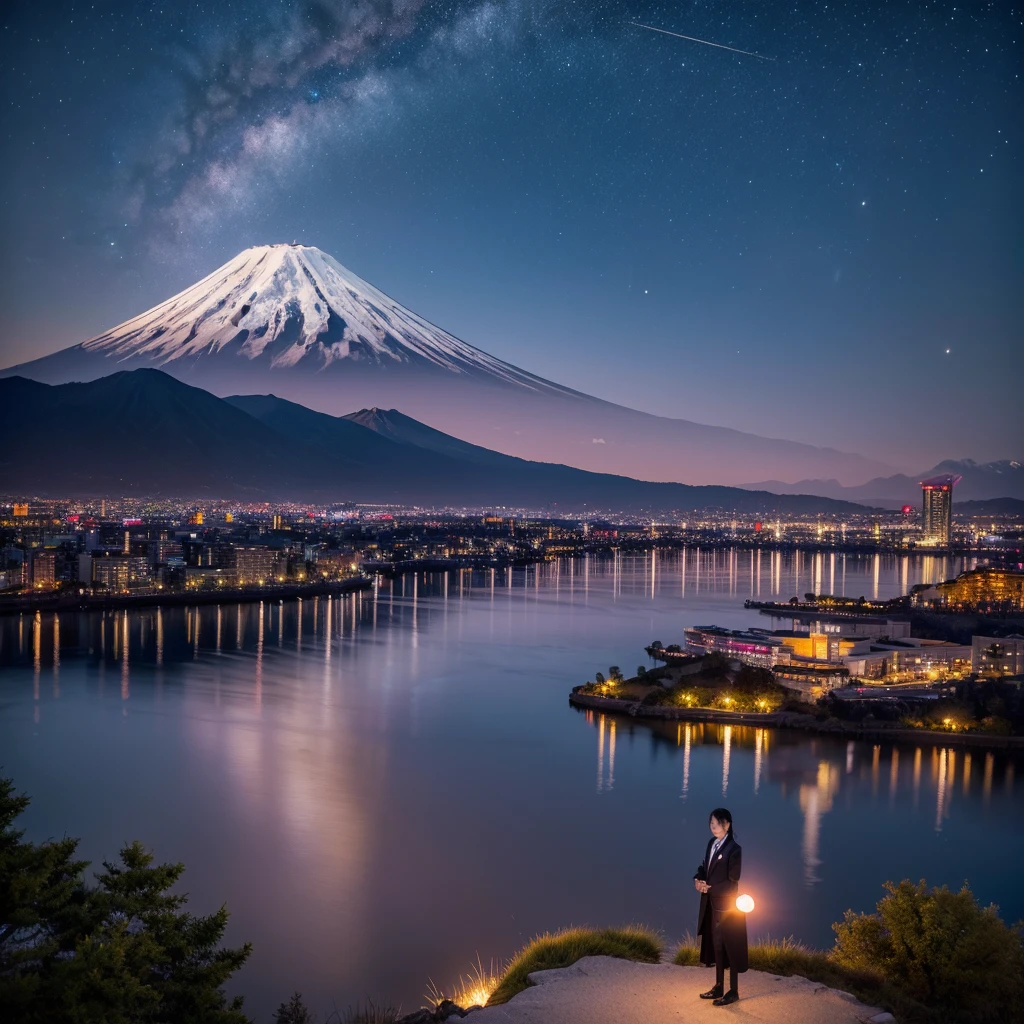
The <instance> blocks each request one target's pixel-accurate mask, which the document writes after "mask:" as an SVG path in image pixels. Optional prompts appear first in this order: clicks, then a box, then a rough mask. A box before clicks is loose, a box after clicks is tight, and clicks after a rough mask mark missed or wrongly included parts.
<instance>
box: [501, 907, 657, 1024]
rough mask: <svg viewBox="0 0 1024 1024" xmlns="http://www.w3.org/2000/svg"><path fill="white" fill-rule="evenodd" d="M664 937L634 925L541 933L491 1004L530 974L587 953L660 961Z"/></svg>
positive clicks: (510, 968) (522, 953) (512, 967)
mask: <svg viewBox="0 0 1024 1024" xmlns="http://www.w3.org/2000/svg"><path fill="white" fill-rule="evenodd" d="M661 947H662V942H661V937H660V936H659V935H658V934H657V933H656V932H653V931H651V930H650V929H649V928H643V927H641V926H637V925H630V926H629V927H627V928H603V929H600V930H598V929H594V928H567V929H565V930H564V931H560V932H555V933H551V932H546V933H545V934H544V935H538V936H537V937H536V938H535V939H533V941H532V942H529V943H528V944H527V945H526V946H524V947H523V948H522V949H521V950H520V951H519V952H518V953H517V954H516V955H515V956H514V957H513V958H512V961H511V962H510V963H509V965H508V969H507V970H506V971H505V975H504V977H503V978H502V979H501V984H500V985H499V986H498V987H497V988H496V989H495V990H494V992H493V993H492V994H491V998H490V999H489V1000H488V1002H487V1005H488V1006H495V1005H497V1004H498V1003H507V1002H508V1001H509V1000H510V999H511V998H512V997H513V996H514V995H516V994H517V993H518V992H522V991H523V989H525V988H526V987H527V986H528V985H529V981H528V980H527V978H528V975H530V974H532V973H533V972H534V971H549V970H551V969H553V968H556V967H569V966H570V965H571V964H574V963H576V961H577V960H580V959H582V958H583V957H585V956H614V957H619V958H621V959H623V960H636V961H637V962H639V963H643V964H656V963H658V962H659V960H660V959H661Z"/></svg>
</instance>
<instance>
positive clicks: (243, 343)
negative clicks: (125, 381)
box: [0, 244, 893, 484]
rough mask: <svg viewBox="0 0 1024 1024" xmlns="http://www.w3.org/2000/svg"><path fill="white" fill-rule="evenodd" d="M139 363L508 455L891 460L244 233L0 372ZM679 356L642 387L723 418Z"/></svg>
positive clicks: (711, 476) (733, 463) (82, 370)
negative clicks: (498, 347)
mask: <svg viewBox="0 0 1024 1024" xmlns="http://www.w3.org/2000/svg"><path fill="white" fill-rule="evenodd" d="M573 340H574V341H575V342H576V343H578V344H581V345H582V343H583V342H584V340H585V339H573ZM581 351H585V350H581ZM581 358H583V356H582V355H581ZM621 358H622V359H623V360H626V359H628V358H629V356H628V355H623V356H622V357H621ZM144 367H149V368H158V369H161V370H164V371H165V372H167V373H169V374H172V375H173V376H175V377H177V378H178V379H179V380H182V381H184V382H186V383H188V384H192V385H195V386H197V387H201V388H204V389H205V390H207V391H210V392H212V393H214V394H216V395H221V396H225V395H236V394H239V393H244V394H267V393H273V394H275V395H278V396H280V397H283V398H287V399H290V400H292V401H295V402H299V403H301V404H303V405H306V406H308V407H310V408H313V409H316V410H319V411H321V412H326V413H330V414H332V415H343V414H346V413H350V412H352V410H354V409H361V408H367V407H371V406H378V407H381V408H385V409H397V410H400V411H401V412H402V413H404V414H406V415H408V416H411V417H414V418H415V419H417V420H420V421H422V422H424V423H427V424H429V425H430V426H431V427H434V428H435V429H438V430H441V431H443V432H445V433H446V434H451V435H454V436H456V437H458V438H461V439H463V440H465V441H469V442H472V443H473V444H476V445H481V446H483V447H484V448H487V449H493V450H497V451H499V452H502V453H504V454H506V455H515V456H519V457H521V458H525V459H532V460H536V461H541V462H557V463H564V464H567V465H570V466H577V467H579V468H580V469H586V470H591V471H594V472H603V473H614V474H619V475H623V476H630V477H634V478H640V479H645V480H655V481H676V482H680V483H692V484H742V483H743V482H744V481H747V480H762V479H769V478H771V479H775V480H790V481H792V480H801V479H832V478H834V479H836V480H838V481H839V482H840V483H842V484H858V483H861V482H862V481H864V480H867V479H869V478H871V477H876V476H883V475H889V474H891V473H892V472H893V470H892V467H891V466H886V465H884V464H883V463H879V462H875V461H872V460H869V459H865V458H863V457H862V456H860V455H853V454H849V453H844V452H839V451H835V450H834V449H828V448H818V447H815V446H813V445H808V444H801V443H798V442H794V441H786V440H779V439H772V438H764V437H759V436H757V435H754V434H747V433H741V432H740V431H736V430H730V429H728V428H725V427H711V426H706V425H703V424H700V423H693V422H691V421H689V420H684V419H670V418H668V417H663V416H652V415H650V414H648V413H643V412H638V411H636V410H634V409H628V408H625V407H623V406H621V405H615V404H613V403H611V402H606V401H602V400H600V399H597V398H593V397H591V396H589V395H584V394H581V393H579V392H577V391H573V390H571V389H570V388H566V387H562V386H561V385H559V384H555V383H553V382H551V381H547V380H544V379H543V378H541V377H537V376H535V375H534V374H531V373H529V372H527V371H526V370H522V369H520V368H518V367H516V366H513V365H511V364H510V363H506V362H504V361H503V360H501V359H497V358H495V357H494V356H491V355H489V354H488V353H486V352H482V351H481V350H480V349H478V348H474V347H473V346H472V345H469V344H467V343H466V342H464V341H461V340H460V339H458V338H456V337H454V336H453V335H451V334H449V333H448V332H447V331H444V330H442V329H441V328H439V327H436V326H435V325H434V324H432V323H429V322H428V321H427V320H424V319H423V318H422V317H420V316H417V315H416V314H415V313H413V312H412V311H411V310H409V309H406V308H405V307H404V306H403V305H401V303H399V302H397V301H395V300H394V299H392V298H390V297H389V296H387V295H385V294H384V293H383V292H382V291H380V290H379V289H377V288H375V287H374V286H373V285H371V284H369V283H367V282H366V281H364V280H362V279H361V278H359V277H357V276H356V275H355V274H353V273H352V272H351V271H349V270H346V269H345V267H343V266H342V265H341V264H340V263H338V262H337V261H336V260H335V259H333V258H332V257H331V256H329V255H327V254H326V253H324V252H321V251H320V250H319V249H316V248H312V247H309V246H302V245H297V244H292V245H266V246H257V247H255V248H252V249H246V250H245V251H244V252H242V253H239V255H238V256H236V257H235V258H234V259H232V260H230V261H229V262H227V263H225V264H224V265H223V266H222V267H220V268H218V269H217V270H215V271H214V272H213V273H212V274H209V275H208V276H207V277H204V278H203V279H202V280H201V281H199V282H198V283H197V284H194V285H192V287H190V288H186V289H185V290H184V291H182V292H179V293H178V294H177V295H175V296H173V297H172V298H170V299H167V300H166V301H165V302H162V303H160V304H159V305H158V306H154V307H153V308H152V309H150V310H148V311H147V312H145V313H142V314H141V315H139V316H136V317H133V318H132V319H130V320H127V321H125V322H124V323H122V324H120V325H118V326H117V327H114V328H113V329H112V330H109V331H106V332H104V333H103V334H100V335H97V336H96V337H94V338H91V339H89V340H88V341H86V342H83V343H82V344H80V345H74V346H72V347H71V348H67V349H64V350H63V351H60V352H56V353H54V354H53V355H50V356H45V357H43V358H41V359H36V360H34V361H32V362H30V363H24V364H22V365H21V366H15V367H11V368H9V369H7V370H2V371H0V376H3V377H8V376H12V375H15V374H17V375H21V376H24V377H28V378H31V379H33V380H37V381H41V382H43V383H48V384H62V383H66V382H69V381H90V380H94V379H96V378H98V377H104V376H107V375H109V374H111V373H114V372H116V371H118V370H134V369H139V368H144ZM688 370H689V368H688V367H687V366H685V365H682V364H680V365H678V366H672V365H668V366H658V367H653V368H652V369H651V387H652V388H654V389H661V390H665V389H668V390H670V391H671V393H672V394H673V395H675V396H677V397H678V406H679V408H680V410H683V409H685V407H686V393H687V389H688V388H689V387H691V386H700V387H707V386H709V383H708V382H709V380H710V381H712V384H711V386H716V387H719V388H720V389H721V391H722V400H723V405H724V406H725V407H726V408H724V409H723V414H722V418H723V419H727V418H728V409H727V406H728V402H729V390H728V381H715V380H714V378H709V377H708V375H707V372H706V371H705V372H703V373H701V372H699V371H695V373H694V374H692V375H691V374H690V373H689V372H688ZM691 379H692V380H693V381H694V383H693V384H691V383H690V381H691ZM698 381H699V383H697V382H698Z"/></svg>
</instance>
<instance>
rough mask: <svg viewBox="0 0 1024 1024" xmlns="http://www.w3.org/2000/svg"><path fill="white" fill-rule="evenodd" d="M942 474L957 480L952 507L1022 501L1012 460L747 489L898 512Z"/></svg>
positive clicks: (1023, 491)
mask: <svg viewBox="0 0 1024 1024" xmlns="http://www.w3.org/2000/svg"><path fill="white" fill-rule="evenodd" d="M943 473H955V474H958V475H959V476H960V477H961V480H960V483H959V484H957V486H956V488H955V489H954V492H953V500H954V502H955V503H961V502H966V501H989V500H993V499H998V498H1015V499H1024V466H1022V464H1021V462H1018V461H1017V460H1014V459H1003V460H999V461H996V462H986V463H979V462H975V461H974V460H973V459H944V460H943V461H942V462H939V463H937V464H936V465H935V466H932V467H931V469H926V470H924V471H923V472H921V473H918V474H916V475H914V476H910V475H908V474H906V473H897V474H894V475H892V476H887V477H876V478H874V479H872V480H868V481H867V482H866V483H863V484H857V485H854V486H843V485H842V484H841V483H839V481H838V480H800V481H798V482H797V483H795V484H788V483H785V482H783V481H781V480H762V481H759V482H758V483H753V484H749V486H750V488H751V489H752V490H769V491H772V492H773V493H776V494H797V493H805V494H821V495H823V496H825V497H830V498H840V499H843V500H845V501H863V502H867V503H869V504H872V505H879V506H882V507H894V508H898V507H899V506H900V505H902V504H906V503H909V504H916V503H917V502H918V501H920V497H921V488H920V481H921V480H926V479H928V477H932V476H939V475H941V474H943Z"/></svg>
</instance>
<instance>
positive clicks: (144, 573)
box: [78, 554, 152, 594]
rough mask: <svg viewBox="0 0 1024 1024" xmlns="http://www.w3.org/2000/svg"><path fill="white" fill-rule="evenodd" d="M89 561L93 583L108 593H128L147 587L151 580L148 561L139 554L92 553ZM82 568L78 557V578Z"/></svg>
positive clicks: (80, 559) (80, 575)
mask: <svg viewBox="0 0 1024 1024" xmlns="http://www.w3.org/2000/svg"><path fill="white" fill-rule="evenodd" d="M82 557H89V556H82ZM90 561H91V562H92V581H93V583H94V584H95V585H96V586H97V587H99V588H101V589H103V590H106V591H107V593H108V594H129V593H132V592H133V591H138V590H142V589H145V588H147V587H149V586H150V584H151V582H152V580H151V578H150V569H149V562H148V560H147V559H145V558H143V557H142V556H140V555H124V554H120V555H115V554H106V555H93V556H92V557H91V559H90ZM84 569H85V566H84V565H83V563H82V558H79V563H78V571H79V579H81V578H82V572H83V570H84ZM83 582H85V581H84V580H83Z"/></svg>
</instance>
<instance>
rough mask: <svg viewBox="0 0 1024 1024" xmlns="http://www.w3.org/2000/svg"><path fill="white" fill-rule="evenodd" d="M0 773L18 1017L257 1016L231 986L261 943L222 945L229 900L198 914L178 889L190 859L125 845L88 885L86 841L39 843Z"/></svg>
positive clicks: (218, 1023)
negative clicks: (78, 855)
mask: <svg viewBox="0 0 1024 1024" xmlns="http://www.w3.org/2000/svg"><path fill="white" fill-rule="evenodd" d="M28 803H29V801H28V798H27V797H25V796H23V795H16V794H15V792H14V787H13V784H12V782H11V780H10V779H0V1006H3V1007H5V1008H9V1010H10V1011H11V1014H12V1017H11V1019H16V1020H18V1021H23V1022H25V1024H32V1022H36V1021H40V1022H41V1021H54V1020H60V1021H66V1022H68V1024H91V1022H95V1021H103V1022H104V1024H172V1022H178V1021H187V1022H188V1024H245V1022H247V1021H248V1018H247V1017H246V1016H245V1014H244V1013H243V1012H242V1000H241V998H240V997H238V998H235V999H234V1000H231V1001H228V999H227V997H226V996H225V995H224V993H223V992H222V991H221V986H222V985H223V984H224V983H225V982H226V981H227V980H228V979H229V978H230V977H231V975H232V974H233V973H234V972H235V971H237V970H238V969H239V968H240V967H241V966H242V965H243V964H244V963H245V961H246V960H247V959H248V957H249V953H250V951H251V946H250V945H249V944H248V943H246V944H245V945H244V946H242V947H241V948H238V949H222V948H220V942H221V939H222V938H223V935H224V929H225V927H226V925H227V920H228V914H227V910H226V908H225V907H223V906H222V907H221V908H220V910H218V911H217V912H216V913H214V914H211V915H209V916H207V917H196V916H194V915H192V914H190V913H188V912H187V911H186V910H185V909H184V907H185V903H186V902H187V897H186V896H183V895H178V894H172V893H171V892H170V890H171V888H172V887H173V886H174V885H175V883H176V882H177V881H178V879H179V878H180V877H181V875H182V873H183V871H184V865H183V864H158V865H155V866H154V864H153V857H152V855H151V854H149V853H148V852H147V851H146V850H145V849H144V848H143V847H142V845H141V844H139V843H137V842H136V843H130V844H128V845H127V846H125V847H124V848H123V849H122V850H121V852H120V856H119V860H118V861H117V862H115V863H107V862H105V863H104V865H103V868H104V870H103V871H102V872H100V873H99V874H98V875H97V876H96V881H97V884H96V885H94V886H87V885H86V883H85V878H84V875H85V870H86V868H87V867H89V862H88V861H83V860H76V859H75V852H76V850H77V848H78V840H77V839H68V838H65V839H62V840H59V841H48V842H44V843H29V842H26V841H25V839H24V831H23V830H18V829H16V828H14V821H15V819H16V818H17V817H18V816H19V815H20V814H21V813H22V812H23V811H24V810H25V808H26V807H27V806H28Z"/></svg>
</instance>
